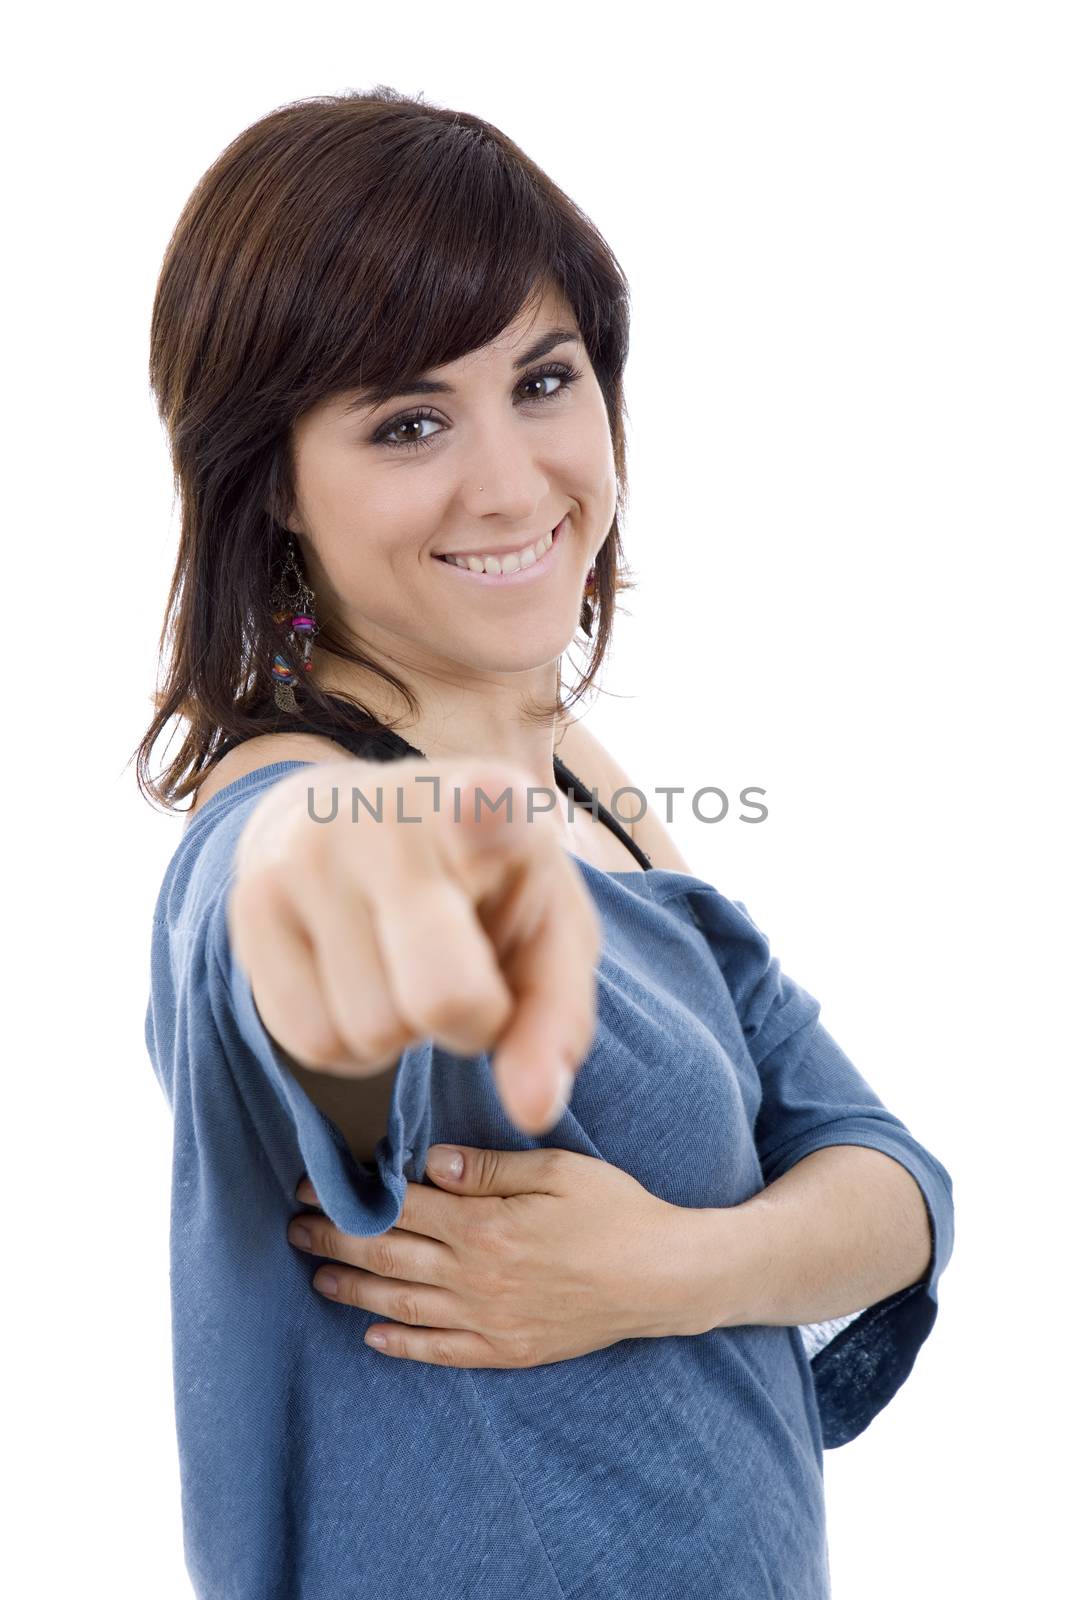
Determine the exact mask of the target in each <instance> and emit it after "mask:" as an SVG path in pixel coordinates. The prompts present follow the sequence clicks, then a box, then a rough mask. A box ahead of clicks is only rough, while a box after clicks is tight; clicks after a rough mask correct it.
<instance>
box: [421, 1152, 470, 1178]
mask: <svg viewBox="0 0 1067 1600" xmlns="http://www.w3.org/2000/svg"><path fill="white" fill-rule="evenodd" d="M426 1167H427V1170H428V1171H429V1172H431V1173H432V1174H433V1176H434V1177H435V1178H462V1176H463V1154H462V1151H460V1150H456V1149H454V1148H453V1146H452V1145H450V1144H442V1145H438V1146H436V1147H435V1148H434V1149H433V1150H430V1151H428V1152H427V1155H426Z"/></svg>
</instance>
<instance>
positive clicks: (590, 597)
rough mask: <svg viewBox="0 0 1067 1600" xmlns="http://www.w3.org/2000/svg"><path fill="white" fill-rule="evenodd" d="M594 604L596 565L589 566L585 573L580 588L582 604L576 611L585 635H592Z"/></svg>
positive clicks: (590, 636)
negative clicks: (582, 584) (583, 586)
mask: <svg viewBox="0 0 1067 1600" xmlns="http://www.w3.org/2000/svg"><path fill="white" fill-rule="evenodd" d="M595 604H596V567H590V568H589V571H588V572H587V573H586V575H585V588H584V589H583V590H582V606H581V610H580V611H579V613H578V617H579V621H580V622H581V625H582V632H583V633H584V634H586V635H587V637H589V638H592V635H593V606H594V605H595Z"/></svg>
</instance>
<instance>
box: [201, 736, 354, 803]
mask: <svg viewBox="0 0 1067 1600" xmlns="http://www.w3.org/2000/svg"><path fill="white" fill-rule="evenodd" d="M350 759H351V757H350V755H349V752H348V751H347V750H346V749H345V747H344V746H343V745H340V744H335V743H334V741H333V740H332V739H324V738H323V737H322V735H321V734H318V733H263V734H260V735H259V736H258V737H257V738H255V739H246V740H245V741H244V743H243V744H239V745H235V746H234V748H233V749H232V750H230V751H229V752H228V753H227V754H226V755H224V756H223V758H222V760H221V761H216V763H215V765H214V766H213V767H211V768H209V770H208V773H207V776H206V777H205V778H204V781H203V782H202V783H201V785H200V787H199V789H197V791H196V795H195V798H194V799H193V803H192V805H191V806H189V807H188V808H187V810H186V816H187V817H190V816H192V815H193V814H194V812H196V811H198V810H199V809H200V807H201V806H202V805H203V804H204V803H205V801H207V800H210V799H211V796H212V795H213V794H218V792H219V790H220V789H225V787H226V785H227V784H228V783H233V782H234V781H235V779H237V778H244V777H246V776H247V774H248V773H250V772H258V770H259V768H260V767H269V766H271V765H273V763H274V762H275V761H348V760H350Z"/></svg>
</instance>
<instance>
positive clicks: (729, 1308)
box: [663, 1206, 747, 1336]
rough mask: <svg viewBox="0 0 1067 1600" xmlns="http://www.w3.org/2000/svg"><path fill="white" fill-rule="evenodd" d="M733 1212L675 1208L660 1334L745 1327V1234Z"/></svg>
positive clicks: (727, 1208)
mask: <svg viewBox="0 0 1067 1600" xmlns="http://www.w3.org/2000/svg"><path fill="white" fill-rule="evenodd" d="M739 1209H740V1208H739V1207H736V1206H674V1207H672V1210H673V1211H674V1213H675V1216H674V1219H673V1232H674V1248H673V1249H672V1250H671V1251H670V1252H668V1253H667V1254H668V1255H669V1257H670V1263H671V1273H672V1276H671V1282H670V1285H669V1287H668V1288H667V1289H666V1292H665V1293H664V1296H663V1305H664V1308H665V1321H666V1324H667V1325H666V1327H665V1328H664V1330H663V1331H664V1332H665V1333H667V1334H673V1335H682V1336H692V1335H694V1334H699V1333H710V1332H711V1331H712V1329H713V1328H721V1327H732V1326H735V1325H736V1324H738V1323H741V1322H744V1321H745V1320H746V1317H745V1315H744V1307H745V1305H746V1303H747V1302H746V1286H745V1259H744V1254H743V1249H742V1246H743V1229H741V1228H739V1227H738V1211H739Z"/></svg>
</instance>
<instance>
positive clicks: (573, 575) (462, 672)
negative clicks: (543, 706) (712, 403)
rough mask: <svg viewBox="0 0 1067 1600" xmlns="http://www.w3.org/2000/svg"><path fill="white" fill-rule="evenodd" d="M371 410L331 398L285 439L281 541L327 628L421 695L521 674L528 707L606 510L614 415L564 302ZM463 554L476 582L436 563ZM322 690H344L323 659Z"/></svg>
mask: <svg viewBox="0 0 1067 1600" xmlns="http://www.w3.org/2000/svg"><path fill="white" fill-rule="evenodd" d="M366 400H367V397H366V395H365V394H363V393H361V391H359V390H353V391H352V392H350V393H348V394H343V395H338V396H335V397H333V398H332V399H331V400H329V401H327V402H324V403H323V404H322V405H321V406H317V407H315V408H314V409H313V410H312V411H310V412H307V413H305V415H304V416H302V417H301V418H300V419H299V420H298V422H297V423H296V425H295V427H294V436H293V460H294V474H295V490H296V502H295V508H294V513H293V515H292V516H291V517H290V518H289V520H288V526H289V527H290V528H291V529H292V530H293V531H294V532H295V533H297V534H299V535H300V536H301V542H302V554H303V556H304V560H305V563H306V566H307V571H308V578H309V581H310V583H311V585H312V587H313V588H314V589H315V590H316V593H317V598H318V607H319V611H320V615H321V614H322V613H325V612H327V611H328V612H329V613H330V614H332V615H334V616H338V617H339V618H340V619H341V621H342V622H343V623H344V624H345V626H346V627H347V628H348V629H349V630H351V632H352V633H353V634H354V635H355V637H356V639H357V640H358V642H359V644H360V646H361V648H362V649H363V650H364V651H365V652H366V653H367V654H368V655H370V656H372V657H373V658H375V659H378V660H380V661H383V662H384V663H386V664H387V665H391V666H394V667H396V666H401V667H403V668H405V669H406V670H407V671H408V673H409V674H414V676H415V677H416V678H417V676H418V675H419V673H420V672H423V673H426V674H427V675H428V676H429V677H431V678H435V679H437V678H443V679H444V680H446V681H448V682H451V683H458V684H461V685H473V684H476V682H477V681H478V679H479V678H485V679H488V680H491V681H493V682H498V681H499V679H500V677H501V675H505V674H507V675H510V674H526V675H527V676H526V677H525V678H524V679H523V680H522V687H523V688H524V689H528V688H534V689H536V690H538V691H541V692H543V691H544V690H545V688H546V687H547V688H548V689H549V691H550V692H551V691H552V690H554V686H555V674H556V663H557V661H558V659H559V658H560V656H562V655H563V654H564V652H565V651H566V650H567V649H568V648H569V646H570V645H571V643H572V641H573V639H574V636H575V632H576V629H577V626H578V616H579V611H580V608H581V601H582V592H583V588H584V584H585V577H586V573H587V572H588V570H589V568H590V566H591V565H592V564H593V561H594V559H595V557H596V554H597V552H598V550H599V549H600V547H601V545H602V544H603V542H604V540H605V538H606V537H607V535H608V533H609V531H610V528H611V524H612V520H613V518H614V515H615V505H616V478H615V462H614V455H613V449H612V439H611V430H610V427H609V424H608V415H607V411H606V408H605V405H604V399H603V396H602V394H601V391H600V386H599V384H598V383H597V379H596V375H595V373H594V371H593V367H592V364H591V362H590V360H589V357H588V355H587V353H586V351H585V347H584V345H583V344H582V341H581V336H580V334H579V333H578V328H577V323H576V322H575V319H574V315H573V313H572V312H571V310H570V307H569V306H568V304H567V302H566V301H565V300H563V299H562V298H561V297H560V296H559V294H558V293H557V292H556V291H555V290H552V289H549V290H546V292H545V294H544V297H543V298H542V299H541V300H540V302H539V303H537V302H536V301H534V302H531V304H530V305H529V306H528V307H527V308H526V309H524V311H523V313H522V314H521V315H520V316H519V317H518V318H517V319H516V320H515V322H513V323H512V324H511V325H510V326H509V327H508V328H507V329H505V330H504V332H503V333H502V334H501V335H500V337H499V338H498V339H496V340H495V341H494V342H493V343H492V344H489V345H486V346H484V347H483V348H482V349H480V350H477V351H474V352H472V353H471V354H469V355H467V356H464V357H463V358H462V359H461V360H458V361H454V362H452V363H451V364H450V365H448V366H444V367H438V368H435V369H434V370H433V371H431V372H428V373H426V374H424V375H423V378H422V380H421V381H420V383H419V384H418V386H417V388H416V389H415V390H414V391H412V390H411V389H409V388H405V390H404V392H403V393H399V392H398V393H397V394H395V395H392V396H391V397H389V398H388V399H386V400H385V401H383V402H381V403H379V404H377V405H375V406H374V407H373V408H371V407H370V406H369V405H368V404H366ZM554 530H555V531H554ZM550 536H551V539H552V543H551V545H550V546H548V547H547V548H546V541H547V540H548V539H549V537H550ZM459 554H462V555H463V556H464V557H467V556H468V555H469V556H471V557H472V558H473V559H472V560H471V562H470V566H469V567H466V566H462V565H457V564H456V563H455V560H454V559H453V560H446V559H445V556H446V555H449V556H452V557H453V558H455V557H456V556H457V555H459ZM509 554H510V557H511V559H510V560H509V559H507V557H508V555H509ZM487 558H488V559H487ZM498 565H499V570H498ZM515 568H517V570H512V569H515ZM479 569H484V570H479ZM315 676H316V681H317V682H318V683H319V684H320V686H321V687H322V688H328V687H336V686H337V684H338V683H339V682H341V681H342V679H341V677H339V676H338V673H337V671H335V670H333V668H332V664H331V660H330V658H329V657H327V656H326V653H325V652H324V651H319V650H318V649H316V652H315ZM342 676H346V677H347V681H350V680H351V674H350V671H349V669H347V668H345V669H344V674H343V675H342Z"/></svg>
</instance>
